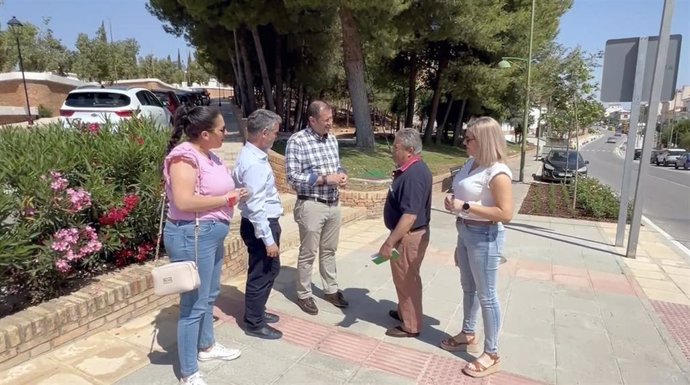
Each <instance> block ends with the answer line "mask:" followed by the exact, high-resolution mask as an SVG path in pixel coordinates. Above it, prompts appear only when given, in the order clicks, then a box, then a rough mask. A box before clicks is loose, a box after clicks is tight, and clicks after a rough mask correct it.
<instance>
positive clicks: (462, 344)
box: [440, 332, 479, 352]
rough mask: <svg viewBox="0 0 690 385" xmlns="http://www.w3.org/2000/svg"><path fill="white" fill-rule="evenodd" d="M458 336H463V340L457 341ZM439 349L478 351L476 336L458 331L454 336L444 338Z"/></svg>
mask: <svg viewBox="0 0 690 385" xmlns="http://www.w3.org/2000/svg"><path fill="white" fill-rule="evenodd" d="M459 336H465V340H464V341H458V340H457V338H458V337H459ZM440 346H441V349H443V350H446V351H449V352H478V351H479V344H478V343H477V337H475V336H474V335H473V334H465V333H462V332H461V333H460V334H458V335H456V336H455V337H450V338H446V339H445V340H443V341H441V345H440Z"/></svg>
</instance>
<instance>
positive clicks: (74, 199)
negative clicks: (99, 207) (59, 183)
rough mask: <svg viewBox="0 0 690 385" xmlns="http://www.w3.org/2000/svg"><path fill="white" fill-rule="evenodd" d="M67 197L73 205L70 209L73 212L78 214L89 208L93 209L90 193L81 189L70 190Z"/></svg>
mask: <svg viewBox="0 0 690 385" xmlns="http://www.w3.org/2000/svg"><path fill="white" fill-rule="evenodd" d="M67 195H68V196H69V201H70V203H71V207H70V209H69V210H70V211H71V212H73V213H76V212H78V211H81V210H83V209H85V208H87V207H91V194H89V193H88V191H86V190H84V189H81V188H80V189H78V190H74V189H71V188H68V189H67Z"/></svg>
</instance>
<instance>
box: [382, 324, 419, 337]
mask: <svg viewBox="0 0 690 385" xmlns="http://www.w3.org/2000/svg"><path fill="white" fill-rule="evenodd" d="M386 335H387V336H391V337H397V338H404V337H409V338H414V337H419V333H410V332H406V331H405V330H403V328H402V326H396V327H394V328H390V329H388V330H386Z"/></svg>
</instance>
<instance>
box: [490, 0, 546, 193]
mask: <svg viewBox="0 0 690 385" xmlns="http://www.w3.org/2000/svg"><path fill="white" fill-rule="evenodd" d="M535 1H536V0H532V17H531V20H530V27H529V52H528V55H527V59H525V58H520V57H510V56H508V57H503V58H501V61H500V62H499V63H498V66H499V67H500V68H510V66H511V65H510V61H509V60H519V61H524V62H526V63H527V79H526V87H525V114H524V118H523V123H522V138H521V139H522V140H521V143H520V179H519V181H520V182H524V181H525V146H526V144H527V132H528V126H529V89H530V80H531V77H532V37H533V35H534V3H535ZM537 147H538V146H537ZM537 151H539V148H537Z"/></svg>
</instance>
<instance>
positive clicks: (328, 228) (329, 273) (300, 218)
mask: <svg viewBox="0 0 690 385" xmlns="http://www.w3.org/2000/svg"><path fill="white" fill-rule="evenodd" d="M294 215H295V222H297V225H298V226H299V238H300V245H299V257H298V259H297V275H298V279H297V297H298V298H299V299H305V298H310V297H311V275H312V270H313V265H314V260H315V259H316V255H317V254H318V255H319V273H320V274H321V281H322V284H323V291H324V293H326V294H333V293H335V292H337V291H338V282H337V281H336V267H335V252H336V250H337V249H338V240H339V238H340V224H341V215H340V206H338V205H327V204H324V203H320V202H315V201H309V200H299V199H298V200H297V202H296V203H295V210H294Z"/></svg>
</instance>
